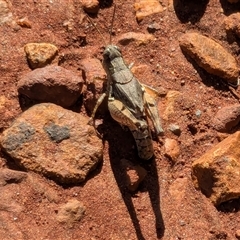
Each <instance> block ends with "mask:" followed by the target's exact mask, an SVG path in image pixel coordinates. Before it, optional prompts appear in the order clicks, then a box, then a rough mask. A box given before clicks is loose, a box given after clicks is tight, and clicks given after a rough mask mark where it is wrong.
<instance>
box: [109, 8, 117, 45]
mask: <svg viewBox="0 0 240 240" xmlns="http://www.w3.org/2000/svg"><path fill="white" fill-rule="evenodd" d="M115 12H116V4H114V8H113V16H112V22H111V29H110V39H109V42H110V44H112V30H113V22H114V18H115Z"/></svg>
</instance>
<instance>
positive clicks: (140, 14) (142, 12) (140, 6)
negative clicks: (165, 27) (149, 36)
mask: <svg viewBox="0 0 240 240" xmlns="http://www.w3.org/2000/svg"><path fill="white" fill-rule="evenodd" d="M134 8H135V12H136V18H137V20H138V21H141V20H143V19H144V18H145V17H147V16H150V15H152V14H154V13H160V12H162V11H163V7H162V5H161V4H160V2H159V1H157V0H136V1H135V3H134Z"/></svg>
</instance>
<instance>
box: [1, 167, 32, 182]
mask: <svg viewBox="0 0 240 240" xmlns="http://www.w3.org/2000/svg"><path fill="white" fill-rule="evenodd" d="M26 177H27V173H26V172H21V171H15V170H11V169H7V168H4V169H1V170H0V186H4V185H7V184H10V183H20V182H22V181H23V180H24V179H26Z"/></svg>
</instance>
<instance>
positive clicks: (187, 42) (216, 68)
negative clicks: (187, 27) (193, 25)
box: [180, 33, 239, 84]
mask: <svg viewBox="0 0 240 240" xmlns="http://www.w3.org/2000/svg"><path fill="white" fill-rule="evenodd" d="M180 47H181V48H182V50H183V51H184V52H186V53H187V54H188V55H189V56H191V57H192V58H193V59H194V60H195V61H196V62H197V64H198V65H199V66H200V67H202V68H204V69H205V70H206V71H207V72H208V73H211V74H214V75H216V76H219V77H222V78H224V79H226V80H227V81H229V82H230V83H232V84H237V79H238V75H239V69H238V66H237V61H236V59H235V58H234V57H233V56H232V55H231V54H230V53H228V52H227V50H226V49H224V48H223V47H222V46H221V45H220V44H219V43H217V42H216V41H214V40H213V39H211V38H208V37H205V36H203V35H201V34H199V33H186V34H184V35H183V36H182V37H181V39H180Z"/></svg>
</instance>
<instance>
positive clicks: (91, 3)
mask: <svg viewBox="0 0 240 240" xmlns="http://www.w3.org/2000/svg"><path fill="white" fill-rule="evenodd" d="M82 5H83V9H84V11H85V12H87V13H93V14H95V13H97V12H98V10H99V1H98V0H82Z"/></svg>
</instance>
